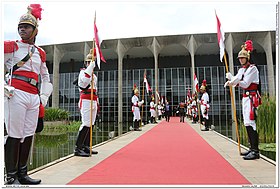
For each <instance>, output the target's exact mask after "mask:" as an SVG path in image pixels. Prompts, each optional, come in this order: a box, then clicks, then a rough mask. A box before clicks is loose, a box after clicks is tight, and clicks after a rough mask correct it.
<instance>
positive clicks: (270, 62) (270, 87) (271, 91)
mask: <svg viewBox="0 0 280 189" xmlns="http://www.w3.org/2000/svg"><path fill="white" fill-rule="evenodd" d="M271 44H272V41H271V33H270V32H267V35H266V36H265V39H264V50H265V54H266V62H267V79H268V81H267V83H268V92H269V96H275V83H274V69H273V58H272V47H271Z"/></svg>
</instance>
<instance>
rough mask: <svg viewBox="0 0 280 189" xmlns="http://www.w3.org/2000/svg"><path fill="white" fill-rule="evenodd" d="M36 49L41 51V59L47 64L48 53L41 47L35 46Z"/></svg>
mask: <svg viewBox="0 0 280 189" xmlns="http://www.w3.org/2000/svg"><path fill="white" fill-rule="evenodd" d="M35 47H36V48H37V49H38V51H39V54H40V57H41V60H42V62H46V60H47V55H46V52H45V51H44V49H42V48H41V47H39V46H36V45H35Z"/></svg>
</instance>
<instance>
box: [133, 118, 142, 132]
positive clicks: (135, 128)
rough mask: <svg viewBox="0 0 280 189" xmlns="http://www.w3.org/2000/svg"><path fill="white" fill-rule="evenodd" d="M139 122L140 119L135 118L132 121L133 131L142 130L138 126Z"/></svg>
mask: <svg viewBox="0 0 280 189" xmlns="http://www.w3.org/2000/svg"><path fill="white" fill-rule="evenodd" d="M139 124H140V121H139V120H135V121H134V131H142V130H141V129H140V128H139Z"/></svg>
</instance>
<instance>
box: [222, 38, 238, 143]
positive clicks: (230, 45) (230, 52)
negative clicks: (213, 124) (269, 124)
mask: <svg viewBox="0 0 280 189" xmlns="http://www.w3.org/2000/svg"><path fill="white" fill-rule="evenodd" d="M233 46H234V41H233V38H232V34H231V33H230V34H229V35H228V37H227V39H226V40H225V48H226V50H227V53H228V60H227V61H228V62H229V65H228V66H229V72H230V73H231V74H232V75H235V73H234V64H233ZM224 61H225V60H224ZM225 82H226V81H224V83H225ZM231 88H232V94H231V95H232V96H233V99H234V102H233V104H234V106H235V108H234V107H233V106H231V112H232V114H231V119H232V123H231V131H232V139H233V140H234V141H237V135H236V134H237V133H236V123H235V121H237V120H235V118H234V111H235V114H236V103H235V102H236V99H235V88H234V87H231ZM231 103H232V102H231ZM237 124H238V122H237Z"/></svg>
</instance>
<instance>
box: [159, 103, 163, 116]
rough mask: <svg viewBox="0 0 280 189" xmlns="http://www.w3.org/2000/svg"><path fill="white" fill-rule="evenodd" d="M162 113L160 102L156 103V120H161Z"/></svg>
mask: <svg viewBox="0 0 280 189" xmlns="http://www.w3.org/2000/svg"><path fill="white" fill-rule="evenodd" d="M162 112H163V105H162V104H161V103H160V102H158V120H161V117H162Z"/></svg>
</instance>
